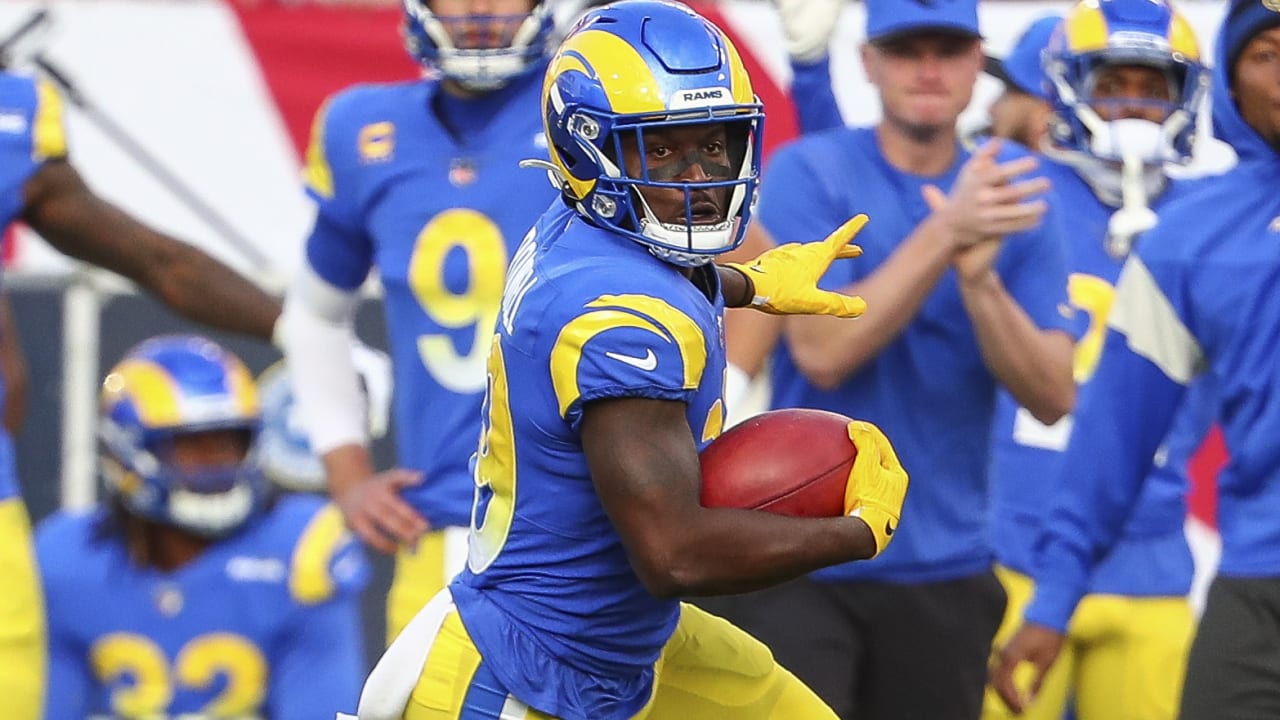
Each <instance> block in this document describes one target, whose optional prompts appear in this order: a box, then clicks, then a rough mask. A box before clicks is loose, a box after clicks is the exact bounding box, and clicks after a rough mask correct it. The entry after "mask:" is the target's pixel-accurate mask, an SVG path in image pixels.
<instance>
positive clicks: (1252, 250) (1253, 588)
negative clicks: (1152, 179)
mask: <svg viewBox="0 0 1280 720" xmlns="http://www.w3.org/2000/svg"><path fill="white" fill-rule="evenodd" d="M1215 48H1216V49H1215V53H1216V56H1215V61H1214V63H1213V67H1214V70H1213V82H1212V94H1213V119H1214V129H1215V133H1216V134H1217V136H1218V137H1219V138H1221V139H1222V140H1224V141H1226V142H1228V143H1230V144H1231V145H1232V146H1233V147H1234V148H1235V151H1236V154H1237V155H1238V156H1239V162H1238V164H1237V166H1236V167H1235V168H1234V169H1233V170H1231V171H1230V172H1228V173H1226V174H1225V175H1222V176H1221V177H1218V178H1213V179H1209V180H1206V181H1204V185H1203V186H1202V187H1199V188H1197V189H1196V190H1195V191H1194V192H1193V193H1191V194H1190V195H1189V196H1187V197H1184V198H1182V199H1180V200H1179V202H1177V203H1175V204H1169V205H1167V206H1165V207H1164V208H1162V210H1161V213H1160V216H1159V221H1158V224H1157V225H1156V227H1155V228H1153V229H1152V230H1150V231H1149V232H1147V233H1146V234H1144V235H1143V236H1142V238H1141V241H1140V242H1139V243H1138V244H1137V248H1136V252H1135V253H1134V254H1132V255H1130V257H1129V259H1128V260H1127V261H1126V263H1125V265H1124V268H1123V269H1122V270H1121V272H1120V276H1119V278H1118V280H1117V281H1116V288H1115V298H1114V301H1113V303H1112V308H1111V312H1110V314H1109V315H1108V327H1107V331H1106V335H1105V337H1104V338H1103V339H1102V350H1101V355H1100V357H1099V359H1098V362H1097V367H1096V370H1095V372H1094V374H1093V378H1092V379H1091V380H1090V381H1089V383H1088V384H1086V385H1085V386H1084V387H1083V388H1082V390H1081V400H1080V406H1079V409H1078V412H1079V414H1080V415H1081V416H1082V417H1096V418H1107V419H1108V421H1107V422H1105V423H1102V422H1094V423H1077V424H1076V426H1075V428H1074V429H1073V431H1072V435H1071V439H1070V442H1069V444H1068V447H1067V450H1066V457H1065V458H1063V465H1064V466H1065V467H1068V468H1070V481H1069V482H1065V483H1062V484H1061V485H1060V488H1059V492H1061V493H1063V495H1064V496H1063V497H1062V498H1061V499H1058V500H1055V502H1054V505H1053V513H1052V515H1051V516H1050V518H1049V522H1050V523H1051V526H1055V527H1060V528H1062V530H1061V531H1060V532H1055V533H1053V534H1051V535H1049V536H1048V537H1046V538H1045V541H1044V542H1043V543H1042V544H1041V546H1040V547H1039V549H1038V552H1037V555H1036V558H1035V562H1036V568H1037V572H1038V573H1043V574H1044V576H1045V577H1052V578H1054V579H1055V584H1056V585H1057V586H1058V587H1060V588H1063V589H1064V590H1065V592H1061V593H1059V594H1057V595H1056V597H1055V598H1052V599H1050V598H1046V602H1045V603H1043V604H1042V611H1039V612H1037V613H1036V614H1033V613H1032V612H1031V611H1028V613H1027V620H1028V621H1029V622H1036V623H1043V624H1045V625H1046V626H1050V627H1052V623H1053V622H1054V620H1052V619H1051V618H1053V617H1064V616H1065V613H1066V612H1069V611H1067V610H1064V608H1069V607H1070V604H1071V603H1072V602H1073V601H1074V600H1075V599H1076V598H1078V597H1080V596H1081V595H1083V594H1084V593H1085V592H1087V591H1088V589H1089V577H1090V571H1091V569H1092V568H1093V566H1094V564H1095V562H1096V558H1098V557H1099V556H1100V555H1101V554H1102V553H1104V552H1105V551H1106V549H1108V548H1110V547H1111V546H1112V545H1113V544H1114V543H1115V541H1116V538H1118V537H1122V536H1123V534H1124V533H1125V532H1126V530H1127V529H1128V528H1129V527H1130V526H1129V525H1128V523H1129V522H1131V521H1130V518H1131V517H1132V516H1133V512H1134V510H1133V509H1134V508H1135V507H1136V506H1137V504H1138V503H1139V502H1142V499H1143V498H1144V495H1145V494H1146V493H1147V492H1148V490H1147V488H1148V487H1149V485H1150V483H1151V477H1152V473H1153V467H1154V465H1155V464H1156V463H1157V461H1158V460H1157V459H1158V458H1159V457H1160V454H1158V452H1157V451H1158V449H1159V448H1160V446H1161V445H1162V444H1163V443H1164V442H1165V439H1166V438H1167V437H1168V436H1169V433H1170V430H1171V428H1172V427H1173V426H1174V423H1175V421H1176V419H1177V418H1178V414H1179V412H1180V408H1181V407H1182V406H1183V405H1184V404H1185V403H1186V402H1188V401H1189V400H1190V399H1191V395H1193V394H1194V391H1193V390H1191V389H1190V388H1191V387H1192V386H1193V385H1194V384H1195V383H1196V382H1198V381H1199V378H1201V377H1202V376H1207V377H1208V378H1209V379H1210V380H1211V381H1212V382H1213V383H1214V384H1215V385H1216V386H1217V389H1218V397H1219V400H1218V402H1217V404H1216V408H1215V410H1216V415H1217V420H1218V421H1219V422H1220V423H1221V426H1222V429H1223V435H1224V437H1225V440H1226V445H1227V450H1228V452H1229V454H1230V458H1231V460H1230V461H1229V462H1228V464H1227V466H1226V467H1225V468H1224V470H1223V472H1222V474H1221V475H1220V476H1219V478H1218V492H1219V500H1218V524H1219V529H1220V531H1221V534H1222V559H1221V563H1220V565H1219V568H1218V576H1217V578H1216V579H1215V580H1214V582H1213V584H1212V586H1211V587H1210V590H1209V595H1208V601H1207V605H1206V607H1205V610H1204V614H1203V616H1202V617H1201V620H1200V624H1199V628H1198V630H1197V633H1196V637H1195V640H1194V641H1193V644H1192V648H1191V654H1190V658H1189V660H1188V665H1187V672H1186V679H1185V683H1184V685H1183V690H1182V699H1181V710H1180V714H1179V717H1180V718H1183V720H1200V719H1202V718H1203V719H1206V720H1207V719H1208V718H1222V717H1232V718H1246V717H1247V718H1263V717H1274V716H1275V715H1276V713H1277V712H1280V678H1278V677H1277V675H1276V668H1277V667H1280V631H1278V630H1277V626H1276V623H1275V618H1276V617H1277V615H1280V592H1278V591H1277V589H1278V588H1280V534H1277V527H1278V525H1277V523H1276V519H1275V517H1276V513H1275V508H1276V507H1277V506H1278V505H1280V440H1278V438H1280V405H1277V398H1278V397H1280V394H1278V392H1280V365H1278V364H1277V363H1276V362H1275V347H1276V344H1277V342H1280V297H1278V296H1277V294H1276V292H1275V288H1276V278H1277V277H1278V276H1280V193H1277V192H1276V188H1277V187H1280V11H1277V8H1276V7H1275V5H1274V3H1267V2H1260V1H1259V0H1235V2H1232V3H1231V5H1230V6H1229V7H1228V9H1227V14H1226V18H1225V20H1224V21H1223V24H1222V28H1221V30H1220V33H1219V36H1218V39H1217V43H1216V45H1215ZM1028 627H1030V626H1028ZM1026 657H1028V658H1030V659H1032V660H1035V661H1037V662H1043V661H1041V660H1039V659H1037V658H1036V657H1034V656H1030V655H1026ZM1015 659H1016V658H1015Z"/></svg>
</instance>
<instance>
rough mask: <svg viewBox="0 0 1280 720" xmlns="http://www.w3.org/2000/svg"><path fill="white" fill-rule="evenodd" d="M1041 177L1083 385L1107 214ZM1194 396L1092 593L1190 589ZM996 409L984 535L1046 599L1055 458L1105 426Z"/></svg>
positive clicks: (1181, 193) (1103, 304) (1060, 168)
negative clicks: (1186, 525)
mask: <svg viewBox="0 0 1280 720" xmlns="http://www.w3.org/2000/svg"><path fill="white" fill-rule="evenodd" d="M1041 168H1042V172H1043V173H1044V175H1045V176H1046V177H1048V178H1049V179H1050V181H1051V182H1052V183H1053V187H1054V191H1055V192H1056V194H1057V195H1058V197H1059V199H1060V201H1061V207H1063V208H1069V209H1070V218H1071V219H1070V227H1071V229H1072V232H1070V233H1068V234H1067V237H1068V240H1069V242H1070V247H1069V248H1068V256H1069V264H1070V268H1071V275H1070V279H1069V281H1068V295H1069V297H1070V299H1071V304H1072V306H1073V307H1074V308H1075V310H1076V317H1077V319H1078V320H1079V321H1080V325H1081V327H1080V328H1079V329H1078V331H1077V332H1076V337H1077V341H1076V352H1075V377H1076V381H1077V382H1080V383H1084V382H1087V381H1088V379H1089V377H1090V376H1091V375H1092V374H1093V371H1094V369H1095V367H1096V366H1097V362H1098V355H1099V353H1100V352H1101V350H1102V339H1103V337H1104V336H1105V334H1106V322H1107V312H1108V310H1110V308H1111V304H1112V301H1113V300H1114V299H1115V287H1114V286H1115V282H1116V277H1117V276H1119V274H1120V267H1121V264H1122V261H1121V260H1117V259H1115V258H1113V257H1112V256H1111V255H1110V254H1108V253H1107V251H1106V248H1105V241H1106V237H1107V222H1108V221H1109V220H1110V218H1111V215H1112V213H1114V212H1115V208H1112V207H1109V206H1107V205H1105V204H1104V203H1102V202H1101V201H1100V200H1098V198H1097V196H1096V195H1095V194H1094V193H1093V191H1092V190H1091V189H1090V188H1089V186H1088V184H1087V183H1085V181H1084V180H1083V179H1081V177H1080V176H1079V174H1077V173H1076V171H1075V170H1073V169H1071V168H1070V167H1068V166H1066V165H1064V164H1061V163H1057V162H1054V161H1052V160H1049V159H1047V158H1046V159H1042V160H1041ZM1195 184H1196V183H1194V182H1180V181H1176V180H1175V181H1172V182H1171V184H1170V185H1169V187H1168V188H1167V189H1166V190H1165V192H1164V193H1162V194H1161V195H1160V196H1159V197H1158V198H1156V199H1155V200H1154V201H1153V202H1152V207H1153V209H1156V210H1157V211H1158V210H1160V209H1161V208H1164V207H1168V206H1169V205H1170V204H1172V203H1176V202H1178V201H1180V199H1181V198H1183V197H1185V196H1186V195H1187V194H1188V193H1189V192H1190V189H1191V188H1192V187H1193V186H1194V185H1195ZM1195 387H1196V392H1195V393H1194V394H1193V396H1192V398H1190V399H1189V400H1188V402H1187V403H1185V404H1184V406H1183V409H1182V411H1181V412H1180V413H1179V416H1178V421H1177V422H1176V423H1175V424H1174V427H1173V429H1172V430H1171V431H1170V434H1169V437H1168V438H1167V439H1166V440H1165V442H1164V443H1163V445H1162V450H1161V451H1160V454H1159V462H1158V463H1157V464H1156V465H1155V466H1154V467H1153V469H1152V472H1151V475H1150V477H1148V478H1147V481H1146V483H1145V484H1144V485H1143V488H1142V494H1141V497H1140V499H1139V501H1138V503H1137V505H1136V506H1135V507H1134V508H1133V511H1132V514H1131V515H1130V517H1129V518H1128V520H1127V521H1126V523H1125V527H1124V530H1123V533H1122V540H1121V542H1120V543H1119V544H1117V545H1116V546H1115V547H1114V548H1112V549H1111V550H1110V551H1109V552H1108V554H1107V555H1106V557H1105V558H1099V561H1098V566H1097V568H1096V569H1095V570H1094V572H1093V574H1092V576H1091V578H1090V584H1089V591H1090V592H1096V593H1106V594H1111V595H1137V596H1151V595H1183V594H1185V593H1186V592H1187V591H1188V590H1189V589H1190V587H1191V577H1192V574H1193V571H1194V565H1193V563H1192V558H1191V550H1190V548H1188V546H1187V542H1186V537H1185V535H1184V533H1183V522H1184V520H1185V517H1186V491H1187V487H1188V480H1187V463H1188V461H1189V460H1190V458H1191V455H1192V454H1193V453H1194V452H1195V450H1196V448H1197V447H1199V445H1200V442H1201V440H1202V439H1203V437H1204V434H1205V432H1206V430H1207V429H1208V426H1209V425H1210V423H1211V421H1212V414H1213V410H1212V401H1213V397H1212V391H1211V389H1210V388H1209V387H1208V386H1207V384H1206V383H1198V384H1197V385H1196V386H1195ZM996 407H997V409H996V422H995V430H994V435H993V445H992V458H991V493H992V507H991V522H992V529H991V534H992V541H993V543H994V545H995V551H996V558H997V559H998V560H999V561H1000V562H1001V564H1003V565H1005V566H1007V567H1010V568H1013V569H1014V570H1017V571H1019V572H1021V573H1024V574H1027V575H1035V576H1037V581H1038V582H1037V585H1038V588H1037V592H1039V593H1044V592H1052V588H1051V587H1050V586H1051V585H1052V584H1053V582H1054V579H1053V578H1052V577H1045V578H1044V579H1043V581H1040V578H1039V577H1038V575H1039V574H1038V573H1035V572H1034V554H1035V552H1034V549H1035V547H1036V545H1037V544H1038V542H1039V540H1040V538H1041V535H1042V532H1043V527H1044V522H1045V518H1046V517H1047V516H1048V515H1049V514H1050V511H1049V507H1050V504H1051V503H1052V502H1054V499H1055V490H1056V489H1057V487H1058V486H1059V485H1060V484H1061V483H1064V482H1076V479H1075V477H1074V474H1073V473H1071V472H1070V469H1066V471H1065V474H1064V468H1063V465H1062V457H1063V455H1062V451H1063V450H1065V449H1066V444H1067V440H1068V437H1069V433H1070V428H1071V427H1072V426H1073V425H1074V424H1079V423H1089V424H1093V423H1099V424H1102V425H1104V426H1106V425H1108V424H1109V423H1110V422H1111V420H1110V419H1109V418H1092V417H1086V416H1083V415H1080V414H1078V413H1077V414H1074V415H1072V416H1069V417H1068V418H1063V419H1062V420H1061V421H1059V422H1058V423H1057V424H1055V425H1053V426H1051V427H1046V426H1044V425H1042V424H1040V423H1039V422H1037V421H1036V420H1035V418H1033V417H1031V415H1030V413H1028V412H1027V411H1026V410H1025V409H1022V408H1019V407H1018V403H1017V401H1016V400H1014V399H1013V397H1012V396H1010V395H1009V393H1008V392H1006V391H1003V390H1002V391H1001V392H1000V394H999V400H998V401H997V406H996ZM1053 531H1055V532H1056V531H1058V529H1057V528H1054V529H1053ZM1067 620H1069V618H1060V624H1059V625H1056V627H1060V628H1062V627H1065V625H1066V622H1067Z"/></svg>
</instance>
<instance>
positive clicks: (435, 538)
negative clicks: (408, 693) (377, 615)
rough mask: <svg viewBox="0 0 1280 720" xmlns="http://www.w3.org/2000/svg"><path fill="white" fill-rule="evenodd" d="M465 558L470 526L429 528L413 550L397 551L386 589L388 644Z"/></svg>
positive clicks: (464, 562) (434, 594)
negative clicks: (389, 581)
mask: <svg viewBox="0 0 1280 720" xmlns="http://www.w3.org/2000/svg"><path fill="white" fill-rule="evenodd" d="M466 562H467V528H458V527H450V528H444V529H443V530H436V531H433V532H429V533H427V534H426V535H423V536H422V539H421V540H419V541H418V546H417V547H415V548H414V549H413V550H412V551H408V550H404V549H401V550H400V551H399V552H398V553H396V568H395V576H394V577H393V578H392V580H391V590H390V592H388V593H387V644H388V645H390V644H391V641H392V640H395V639H396V636H397V635H399V634H400V631H401V630H403V629H404V626H405V625H408V624H409V621H410V620H412V619H413V616H414V615H416V614H418V611H419V610H421V609H422V606H423V605H426V604H427V602H429V601H430V600H431V598H433V597H435V596H436V593H438V592H440V590H441V589H442V588H443V587H444V586H445V585H448V584H449V581H450V580H452V579H453V576H454V575H457V574H458V572H459V571H461V570H462V567H463V565H465V564H466Z"/></svg>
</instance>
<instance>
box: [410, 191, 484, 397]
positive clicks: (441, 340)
mask: <svg viewBox="0 0 1280 720" xmlns="http://www.w3.org/2000/svg"><path fill="white" fill-rule="evenodd" d="M455 250H457V251H461V252H463V253H465V255H466V266H467V277H466V283H465V287H464V288H463V289H462V290H461V291H459V292H455V291H454V290H453V289H451V288H450V286H449V283H448V282H446V277H445V261H446V260H447V259H448V258H449V255H450V254H451V253H453V252H454V251H455ZM506 270H507V246H506V243H505V242H504V240H503V237H502V230H501V229H499V228H498V226H497V225H496V224H495V223H494V222H493V221H492V220H490V219H489V218H488V217H486V216H485V215H484V214H483V213H479V212H476V211H475V210H470V209H467V208H456V209H453V210H447V211H445V212H442V213H440V214H439V215H436V216H435V217H434V218H432V219H431V222H428V223H427V224H426V226H425V227H423V228H422V232H420V233H418V239H417V241H416V242H415V244H414V247H413V255H412V257H410V258H409V288H410V289H411V290H412V291H413V296H414V297H415V298H416V299H417V300H418V304H419V305H420V306H421V307H422V311H423V312H424V313H426V315H427V317H429V318H431V321H432V322H434V323H435V324H437V325H439V326H440V327H442V328H445V329H447V330H459V329H469V330H470V331H471V333H472V338H471V343H470V350H469V351H467V352H466V353H459V352H458V344H456V343H455V341H454V338H453V337H451V336H450V334H449V333H447V332H443V333H434V334H426V335H420V336H419V337H418V356H419V357H421V358H422V364H423V365H425V366H426V368H427V372H429V373H431V376H432V377H433V378H435V380H436V382H438V383H440V385H441V386H443V387H444V388H446V389H448V390H450V391H452V392H455V393H478V392H480V391H482V390H484V383H485V379H484V376H485V355H487V354H488V352H489V336H490V335H491V334H492V333H493V327H494V323H495V321H496V320H497V318H498V307H499V305H500V304H501V302H502V283H503V278H504V277H505V276H506ZM455 287H456V285H455Z"/></svg>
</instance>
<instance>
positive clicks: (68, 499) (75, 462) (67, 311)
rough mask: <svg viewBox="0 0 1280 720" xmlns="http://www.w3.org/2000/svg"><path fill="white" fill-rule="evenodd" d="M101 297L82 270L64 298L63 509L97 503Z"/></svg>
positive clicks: (75, 275) (91, 280) (87, 273)
mask: <svg viewBox="0 0 1280 720" xmlns="http://www.w3.org/2000/svg"><path fill="white" fill-rule="evenodd" d="M101 311H102V292H101V290H99V288H98V287H97V285H96V283H95V282H94V279H93V276H92V274H91V273H90V272H89V271H87V270H85V269H83V268H81V269H80V270H78V271H77V272H75V273H74V274H73V275H72V277H71V284H70V285H69V286H68V287H67V291H66V293H65V295H64V296H63V322H62V394H63V399H62V506H63V507H64V508H67V509H81V508H87V507H90V506H92V505H93V503H94V502H96V500H97V489H98V485H97V473H96V471H95V470H96V466H97V439H96V433H95V431H94V428H95V427H96V426H97V421H98V418H97V415H98V413H97V405H98V403H97V398H98V372H99V370H98V345H99V338H98V333H99V332H100V329H101V324H102V317H101Z"/></svg>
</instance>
